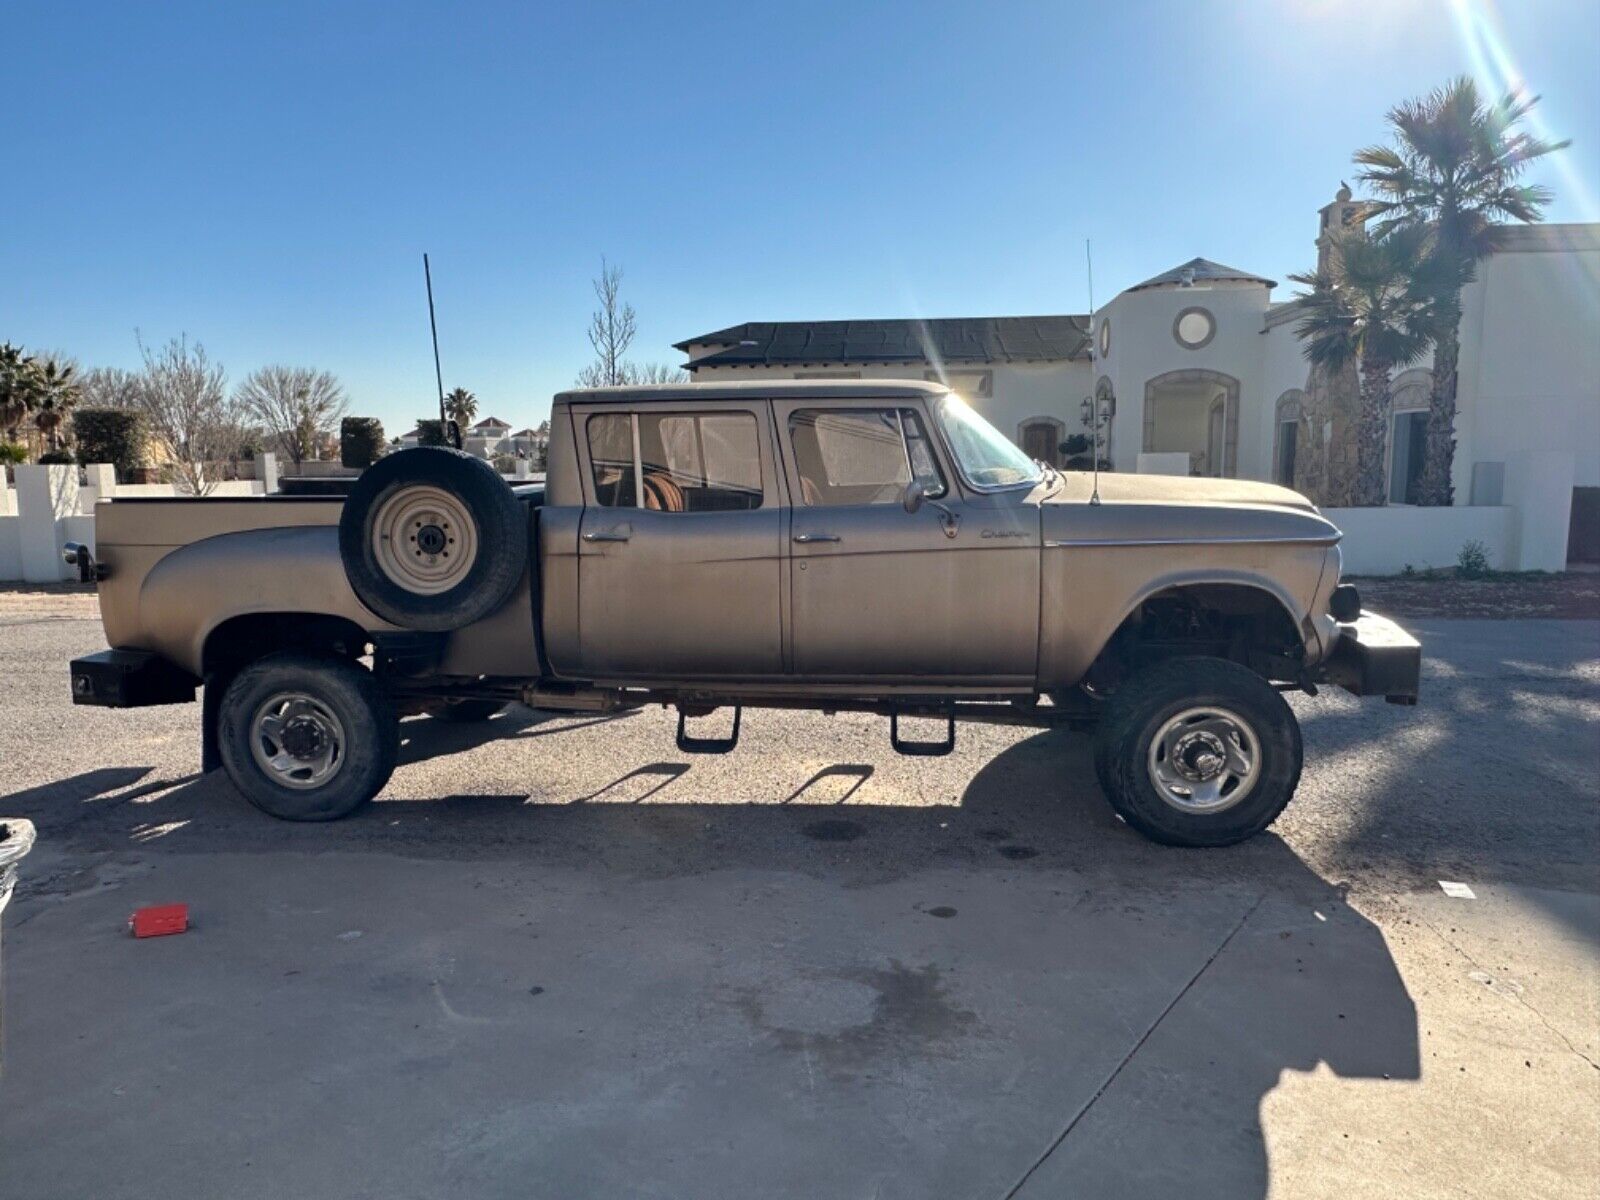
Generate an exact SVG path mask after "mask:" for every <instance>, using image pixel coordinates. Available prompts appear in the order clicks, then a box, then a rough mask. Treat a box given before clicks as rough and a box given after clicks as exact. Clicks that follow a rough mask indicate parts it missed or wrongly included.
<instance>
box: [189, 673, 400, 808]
mask: <svg viewBox="0 0 1600 1200" xmlns="http://www.w3.org/2000/svg"><path fill="white" fill-rule="evenodd" d="M284 695H298V696H305V697H309V698H310V699H311V700H312V701H313V702H314V703H315V704H316V705H319V706H321V707H322V708H323V709H324V710H326V711H327V712H328V713H330V714H331V715H332V716H333V717H334V718H336V719H337V721H338V723H339V726H340V727H341V731H342V734H343V739H342V749H341V753H340V762H339V766H338V768H337V770H336V771H334V772H333V774H332V775H331V776H330V777H329V778H328V781H327V782H326V783H325V784H322V785H321V786H315V787H302V788H297V787H288V786H285V785H284V784H282V783H280V782H278V781H277V780H275V779H274V777H273V775H272V774H271V772H270V771H269V770H268V769H267V768H266V767H264V766H263V765H262V764H261V762H260V761H258V758H257V755H256V753H255V752H254V751H253V750H252V747H251V741H252V737H253V736H254V733H253V726H254V724H255V722H256V718H257V716H258V714H259V713H260V712H261V710H262V708H263V706H264V705H266V704H268V702H269V701H271V700H273V699H274V698H275V697H280V696H284ZM217 739H218V748H219V749H220V751H221V754H222V765H223V767H224V769H225V770H226V771H227V772H228V778H229V779H231V780H233V784H234V786H235V787H237V788H238V789H239V791H240V792H241V793H242V794H243V795H244V798H245V799H246V800H248V801H250V803H251V804H253V805H255V806H256V807H257V808H259V809H260V810H261V811H262V812H264V813H267V814H269V815H270V816H274V817H278V818H279V819H281V820H285V821H333V820H337V819H338V818H340V817H344V816H348V815H349V814H350V813H352V812H354V811H355V810H356V809H358V808H360V807H361V806H362V805H363V804H365V803H366V802H367V801H368V800H371V799H372V798H373V797H374V796H376V795H377V794H378V793H379V792H380V791H382V790H383V785H384V784H385V783H387V782H388V781H389V776H390V775H391V774H393V772H394V766H395V760H396V758H397V757H398V756H399V753H400V723H399V721H398V720H397V719H396V717H395V715H394V708H393V706H392V705H391V704H390V702H389V697H388V694H387V693H386V692H385V691H384V689H383V685H382V684H381V683H379V682H378V680H377V679H376V678H375V677H374V676H373V674H372V672H371V671H368V670H367V669H366V668H364V667H362V666H361V665H359V664H358V663H355V662H352V661H350V660H349V659H346V658H339V657H336V656H334V655H314V654H273V655H269V656H268V657H266V658H262V659H258V660H257V661H256V662H253V663H251V664H250V665H249V666H247V667H245V668H244V669H243V670H242V671H240V672H239V673H238V674H237V675H235V676H234V677H233V680H232V681H231V682H230V683H229V684H228V687H227V690H226V691H225V692H224V693H223V697H222V702H221V704H220V706H219V711H218V714H217Z"/></svg>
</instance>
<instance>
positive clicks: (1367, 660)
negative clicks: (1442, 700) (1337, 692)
mask: <svg viewBox="0 0 1600 1200" xmlns="http://www.w3.org/2000/svg"><path fill="white" fill-rule="evenodd" d="M1321 674H1322V677H1323V678H1324V679H1326V680H1327V681H1328V682H1329V683H1333V684H1337V685H1338V686H1339V687H1342V688H1344V690H1345V691H1347V692H1350V693H1351V694H1353V695H1356V696H1382V697H1383V698H1384V699H1385V700H1387V701H1388V702H1389V703H1390V704H1415V703H1416V702H1417V695H1418V692H1419V689H1420V686H1421V683H1422V644H1421V643H1420V642H1418V641H1417V639H1416V638H1414V637H1412V636H1411V635H1410V634H1409V633H1407V632H1406V631H1405V630H1404V629H1401V628H1400V626H1398V625H1396V624H1395V623H1394V622H1393V621H1391V620H1389V619H1388V618H1387V617H1380V616H1379V615H1378V614H1377V613H1371V612H1364V613H1362V614H1361V615H1360V616H1359V617H1358V618H1356V619H1355V620H1354V621H1350V622H1347V623H1341V624H1340V626H1339V640H1338V641H1337V642H1335V643H1334V645H1333V652H1332V653H1331V654H1330V655H1328V658H1327V660H1326V661H1325V662H1324V663H1323V664H1322V672H1321Z"/></svg>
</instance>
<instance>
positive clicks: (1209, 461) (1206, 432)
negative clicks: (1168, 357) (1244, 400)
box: [1142, 368, 1239, 479]
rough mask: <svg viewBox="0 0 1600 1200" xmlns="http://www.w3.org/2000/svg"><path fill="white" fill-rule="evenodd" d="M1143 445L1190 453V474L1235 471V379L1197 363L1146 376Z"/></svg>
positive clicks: (1221, 474)
mask: <svg viewBox="0 0 1600 1200" xmlns="http://www.w3.org/2000/svg"><path fill="white" fill-rule="evenodd" d="M1142 448H1143V449H1144V451H1145V452H1146V453H1183V454H1187V455H1189V473H1190V474H1191V475H1210V476H1214V477H1227V478H1230V479H1231V478H1233V477H1234V476H1235V475H1237V474H1238V470H1239V381H1238V380H1237V379H1235V378H1234V377H1233V376H1232V375H1224V374H1223V373H1222V372H1221V371H1208V370H1204V369H1200V368H1194V369H1188V370H1182V371H1168V372H1167V373H1166V374H1165V375H1157V376H1156V377H1155V378H1154V379H1151V380H1148V381H1147V382H1146V383H1145V385H1144V440H1143V443H1142Z"/></svg>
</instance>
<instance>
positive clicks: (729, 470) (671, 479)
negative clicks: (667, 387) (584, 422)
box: [587, 412, 762, 513]
mask: <svg viewBox="0 0 1600 1200" xmlns="http://www.w3.org/2000/svg"><path fill="white" fill-rule="evenodd" d="M587 428H588V437H589V461H590V466H591V468H592V470H593V472H594V490H595V500H596V502H597V503H599V504H601V505H604V506H607V507H638V508H647V509H655V510H658V511H660V512H677V513H697V512H743V511H748V510H750V509H755V508H760V507H761V505H762V481H761V452H760V431H759V427H758V425H757V423H756V418H755V417H754V416H753V415H752V414H750V413H747V412H723V413H652V412H644V413H628V414H623V413H606V414H604V415H600V416H593V417H590V418H589V422H588V426H587Z"/></svg>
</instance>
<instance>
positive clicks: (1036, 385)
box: [677, 188, 1600, 569]
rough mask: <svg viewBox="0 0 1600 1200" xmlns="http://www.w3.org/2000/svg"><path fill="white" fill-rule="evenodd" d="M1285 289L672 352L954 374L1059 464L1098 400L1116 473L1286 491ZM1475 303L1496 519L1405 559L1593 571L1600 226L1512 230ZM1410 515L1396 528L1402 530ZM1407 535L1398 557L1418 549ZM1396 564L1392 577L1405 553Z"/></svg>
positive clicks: (869, 327) (1293, 422)
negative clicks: (1468, 547) (1458, 558)
mask: <svg viewBox="0 0 1600 1200" xmlns="http://www.w3.org/2000/svg"><path fill="white" fill-rule="evenodd" d="M1357 218H1358V213H1357V206H1356V204H1355V202H1353V201H1352V200H1351V197H1350V193H1349V191H1348V189H1343V188H1341V189H1340V192H1339V194H1338V196H1337V197H1336V198H1335V199H1334V200H1333V201H1332V202H1331V203H1329V204H1328V205H1326V206H1324V208H1323V209H1322V210H1321V212H1320V214H1319V221H1318V226H1317V236H1316V244H1317V247H1318V250H1319V254H1320V253H1322V252H1324V248H1325V245H1326V239H1327V235H1328V233H1329V232H1330V231H1331V230H1335V229H1338V228H1340V227H1341V226H1346V225H1349V224H1351V223H1353V222H1354V221H1355V220H1356V219H1357ZM1276 287H1277V284H1276V282H1275V281H1273V280H1271V279H1268V278H1265V277H1263V276H1261V275H1257V274H1254V273H1251V272H1249V271H1244V270H1239V269H1236V268H1232V267H1227V266H1223V265H1222V264H1220V263H1216V262H1213V261H1211V260H1209V259H1205V258H1195V259H1192V260H1190V261H1189V262H1186V263H1182V264H1179V265H1178V266H1175V267H1173V268H1172V269H1171V270H1169V271H1164V272H1162V273H1161V274H1159V275H1157V276H1155V277H1153V278H1151V279H1147V280H1145V281H1143V282H1142V283H1136V284H1134V285H1133V286H1131V287H1128V288H1126V289H1124V290H1123V291H1122V292H1120V293H1119V294H1117V295H1116V296H1115V297H1113V298H1112V299H1111V300H1110V301H1109V302H1108V303H1107V304H1105V305H1104V306H1103V307H1101V308H1100V309H1098V310H1097V311H1096V312H1094V313H1093V314H1088V313H1084V314H1076V315H1055V316H1036V317H981V318H970V319H943V320H920V319H901V320H868V321H819V322H799V321H780V322H751V323H747V324H743V325H734V326H730V327H728V328H725V329H720V330H717V331H715V332H712V333H706V334H701V335H699V336H696V337H691V338H688V339H686V340H685V341H682V342H679V343H677V348H678V349H680V350H682V351H683V352H684V353H685V354H687V355H688V359H689V361H688V362H687V363H686V364H685V366H686V367H687V369H688V371H689V372H690V374H691V376H692V377H693V378H694V379H696V380H698V381H707V382H709V381H712V380H718V379H733V378H737V379H748V378H760V377H773V378H785V379H791V378H794V379H804V378H866V379H876V378H911V379H942V380H944V381H945V382H947V383H948V384H949V385H950V386H952V387H953V388H955V389H956V390H958V391H961V392H963V393H964V394H965V395H966V396H967V397H968V399H969V400H970V401H971V403H972V404H973V405H974V406H975V407H976V408H978V409H979V410H980V411H981V412H982V413H983V414H984V415H985V416H986V417H987V418H988V419H989V420H990V421H991V422H992V423H993V424H995V425H996V426H997V427H999V428H1000V429H1001V430H1003V431H1004V432H1006V433H1007V434H1008V435H1010V436H1011V437H1012V438H1013V439H1014V440H1015V441H1016V443H1017V444H1018V445H1019V446H1021V447H1022V448H1023V449H1024V450H1026V451H1027V452H1028V453H1029V454H1031V455H1032V456H1034V457H1036V458H1041V459H1046V460H1048V461H1051V462H1054V463H1057V464H1060V462H1061V461H1062V455H1061V452H1060V446H1061V443H1062V441H1063V440H1064V439H1065V438H1066V437H1067V436H1068V435H1071V434H1074V433H1083V432H1084V430H1085V426H1084V424H1083V418H1084V414H1085V412H1086V411H1087V405H1086V404H1085V401H1086V400H1087V399H1088V398H1090V397H1093V396H1098V397H1099V398H1100V399H1101V402H1102V405H1103V407H1104V408H1106V409H1109V410H1110V411H1111V413H1112V416H1111V420H1110V424H1109V431H1108V433H1106V434H1103V435H1102V437H1103V443H1102V451H1101V453H1102V455H1103V457H1106V458H1109V460H1110V462H1111V464H1112V466H1113V468H1114V469H1115V470H1118V471H1137V470H1144V471H1162V472H1169V473H1170V472H1181V473H1192V474H1200V475H1225V476H1237V477H1243V478H1251V479H1262V480H1272V481H1283V482H1287V481H1291V480H1293V479H1294V460H1295V455H1296V452H1297V450H1298V449H1300V448H1299V447H1297V445H1296V440H1297V426H1298V425H1299V422H1300V417H1301V412H1302V405H1303V404H1304V401H1305V389H1306V387H1307V384H1308V379H1309V369H1308V366H1307V363H1306V360H1305V357H1304V354H1303V348H1302V345H1301V342H1300V339H1299V338H1298V337H1297V336H1296V334H1295V331H1294V324H1295V317H1296V315H1297V307H1298V306H1297V304H1296V303H1295V301H1294V300H1292V299H1286V300H1284V301H1279V302H1274V299H1273V291H1274V289H1275V288H1276ZM1463 299H1464V311H1463V316H1462V325H1461V359H1460V365H1459V383H1458V389H1457V397H1458V399H1457V405H1458V414H1457V422H1456V435H1457V449H1456V456H1455V467H1454V482H1455V496H1456V505H1457V507H1458V508H1469V507H1471V508H1479V509H1482V510H1484V511H1483V512H1481V513H1470V514H1468V513H1460V514H1456V515H1454V516H1446V517H1443V518H1438V519H1434V518H1429V519H1430V520H1434V524H1436V525H1437V524H1439V521H1441V520H1442V521H1445V522H1449V524H1448V526H1441V528H1443V529H1444V532H1443V533H1442V534H1441V535H1440V546H1441V549H1440V550H1438V551H1435V552H1434V553H1433V554H1432V555H1427V554H1424V555H1422V556H1421V557H1419V558H1416V559H1406V560H1404V561H1406V562H1413V561H1414V562H1415V563H1416V565H1418V566H1424V565H1445V564H1444V563H1443V562H1438V563H1435V562H1431V561H1430V557H1433V558H1436V557H1438V556H1439V555H1440V554H1442V553H1444V550H1443V549H1442V548H1444V547H1448V548H1449V549H1448V553H1449V559H1448V561H1453V560H1454V554H1455V552H1456V549H1457V548H1459V546H1460V544H1461V540H1462V539H1463V538H1466V537H1471V538H1474V539H1476V540H1482V541H1485V542H1486V544H1488V545H1489V547H1490V550H1491V558H1492V559H1494V560H1496V562H1497V565H1501V566H1506V567H1518V566H1521V567H1532V566H1539V567H1542V568H1545V569H1550V568H1552V567H1559V566H1561V565H1564V564H1565V563H1566V562H1567V560H1568V543H1569V540H1570V542H1571V552H1572V556H1573V557H1574V558H1575V559H1587V560H1593V559H1594V558H1595V557H1597V556H1600V545H1597V538H1600V530H1597V528H1596V525H1597V518H1600V224H1585V225H1543V226H1533V227H1517V228H1509V229H1507V230H1505V231H1504V237H1503V241H1502V247H1501V249H1500V250H1499V251H1498V252H1497V253H1495V254H1494V256H1493V257H1491V258H1490V259H1489V260H1488V261H1487V262H1485V263H1483V264H1481V265H1480V266H1479V269H1478V273H1477V279H1476V281H1475V282H1473V283H1472V284H1470V285H1469V286H1468V288H1467V290H1466V293H1465V296H1464V297H1463ZM1429 381H1430V375H1429V363H1428V362H1427V361H1423V362H1420V363H1417V364H1414V365H1412V366H1411V367H1409V368H1408V369H1406V370H1404V371H1401V372H1398V373H1397V375H1396V378H1395V381H1394V384H1395V404H1394V409H1395V411H1394V417H1393V420H1392V422H1391V428H1390V437H1389V443H1390V470H1389V474H1390V501H1391V504H1392V505H1395V506H1400V505H1405V504H1406V502H1407V500H1408V499H1409V498H1410V497H1411V495H1412V494H1413V491H1414V488H1415V484H1416V480H1417V478H1418V476H1419V474H1420V470H1421V465H1422V462H1421V456H1420V450H1421V434H1422V420H1423V417H1424V414H1425V410H1426V407H1427V403H1428V391H1429ZM1490 510H1493V511H1490ZM1378 511H1382V512H1392V511H1393V510H1341V512H1344V513H1349V514H1353V515H1351V516H1350V517H1349V520H1350V521H1351V522H1354V523H1356V524H1358V525H1361V524H1363V523H1364V522H1367V521H1369V520H1370V519H1371V517H1372V515H1373V514H1374V513H1375V512H1378ZM1430 511H1432V512H1433V513H1435V514H1437V513H1438V512H1439V511H1440V510H1430ZM1451 511H1453V510H1451ZM1419 519H1420V518H1419ZM1405 520H1406V518H1404V517H1396V518H1394V519H1392V520H1390V521H1389V527H1390V528H1393V529H1401V528H1403V527H1404V522H1405ZM1363 527H1364V526H1363ZM1347 532H1348V531H1347ZM1569 533H1570V538H1569ZM1408 536H1409V535H1408ZM1396 540H1397V543H1398V544H1397V545H1396V547H1395V553H1396V554H1401V553H1403V552H1404V551H1405V549H1406V546H1405V545H1404V543H1405V542H1406V540H1407V537H1406V536H1402V537H1400V538H1398V539H1396ZM1375 565H1376V564H1375ZM1383 565H1389V564H1387V562H1385V563H1384V564H1383ZM1392 565H1393V566H1394V569H1399V565H1400V560H1399V559H1396V561H1395V563H1394V564H1392Z"/></svg>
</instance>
